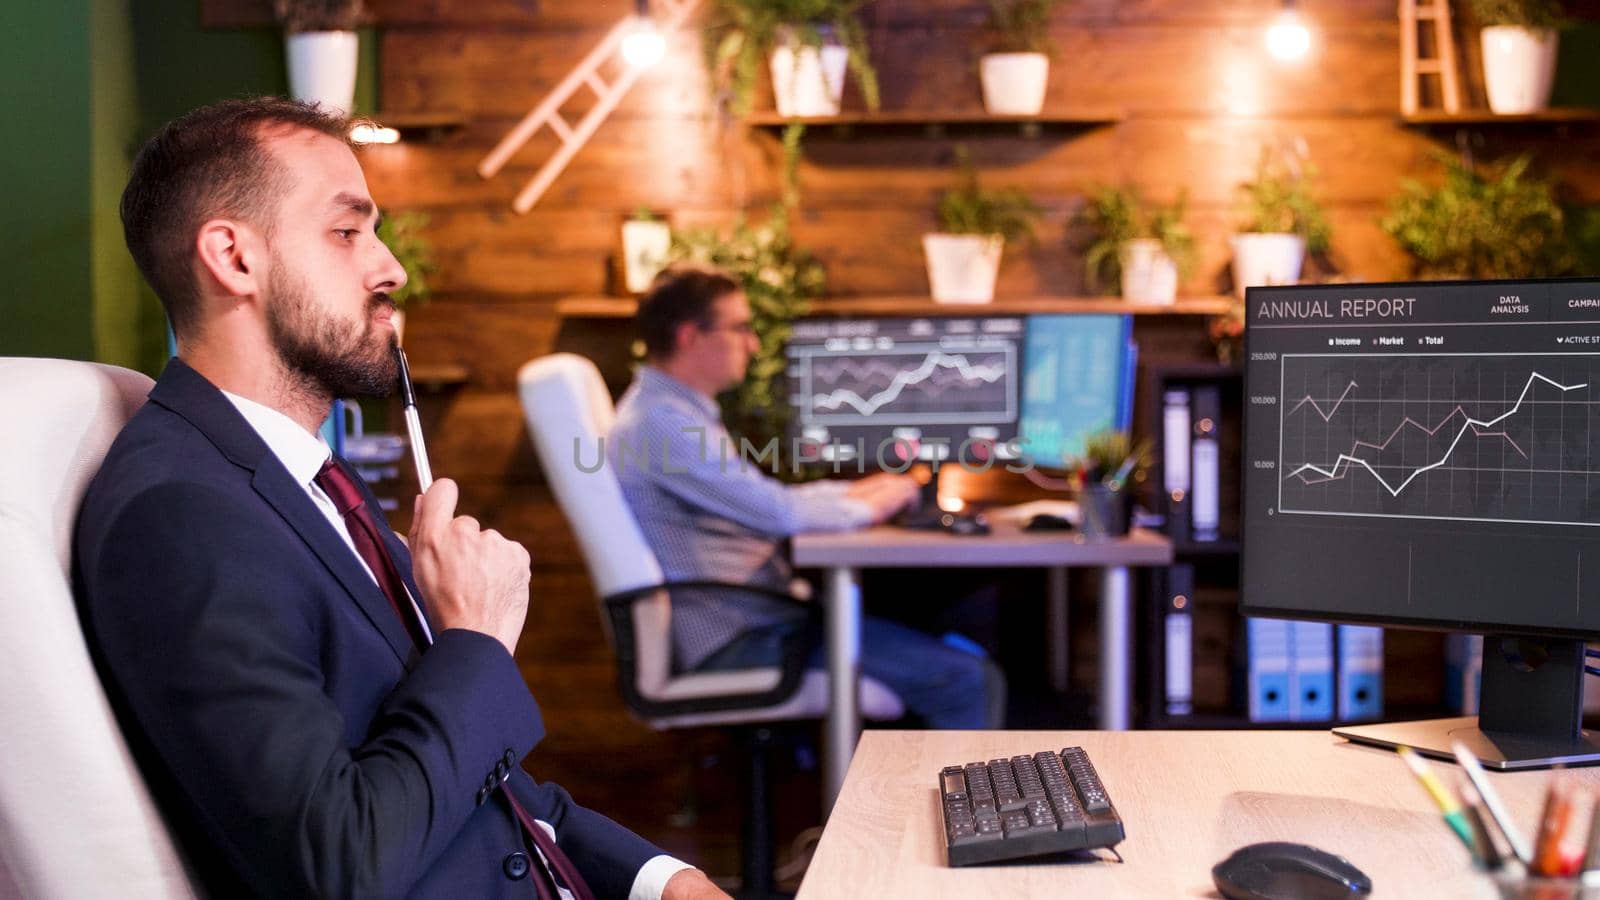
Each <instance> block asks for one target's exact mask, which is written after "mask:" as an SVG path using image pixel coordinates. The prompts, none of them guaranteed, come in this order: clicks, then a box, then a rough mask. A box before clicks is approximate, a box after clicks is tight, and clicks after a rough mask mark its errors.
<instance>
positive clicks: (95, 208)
mask: <svg viewBox="0 0 1600 900" xmlns="http://www.w3.org/2000/svg"><path fill="white" fill-rule="evenodd" d="M129 2H130V0H91V5H92V9H91V15H90V19H89V60H90V65H89V88H90V93H89V215H90V222H89V248H88V250H89V274H90V296H91V306H92V309H93V319H92V326H93V327H92V334H93V338H94V357H95V359H98V360H100V361H102V362H108V363H114V364H116V365H119V366H128V367H130V368H140V367H141V365H142V364H144V363H146V362H147V358H146V357H147V355H148V354H147V352H146V351H147V346H148V339H147V336H146V335H145V334H144V330H145V327H146V324H145V322H144V321H143V320H144V316H143V314H142V309H141V303H142V301H141V299H140V292H139V272H138V269H137V268H136V267H135V266H134V264H133V258H132V257H131V256H129V255H128V251H127V247H126V246H125V245H124V244H123V241H122V223H121V220H120V219H119V218H118V215H117V207H118V204H119V202H120V200H121V198H122V187H123V185H124V184H125V183H126V182H127V178H128V162H129V159H130V155H131V152H132V150H131V148H132V145H133V137H134V132H135V129H136V128H137V126H138V122H137V114H138V108H139V96H138V91H137V88H136V85H135V83H134V77H133V27H132V23H131V21H130V19H129V16H128V3H129Z"/></svg>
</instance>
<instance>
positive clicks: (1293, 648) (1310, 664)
mask: <svg viewBox="0 0 1600 900" xmlns="http://www.w3.org/2000/svg"><path fill="white" fill-rule="evenodd" d="M1288 625H1289V718H1290V719H1291V720H1293V721H1295V722H1326V721H1328V720H1330V719H1332V718H1333V708H1334V699H1333V626H1332V625H1330V624H1328V623H1326V622H1290V623H1288Z"/></svg>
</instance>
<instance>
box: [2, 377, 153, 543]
mask: <svg viewBox="0 0 1600 900" xmlns="http://www.w3.org/2000/svg"><path fill="white" fill-rule="evenodd" d="M152 384H154V382H152V381H151V380H150V378H149V377H148V376H145V375H142V374H140V373H138V372H134V371H132V370H130V369H123V368H119V367H117V366H108V365H103V364H101V363H91V362H79V361H76V360H66V359H35V358H30V357H0V428H3V429H4V430H5V434H6V438H5V440H4V441H0V504H4V506H5V507H6V509H7V511H8V512H10V513H12V514H13V515H15V516H18V517H19V518H22V519H24V520H26V521H31V522H34V523H37V525H38V527H39V528H40V529H41V533H42V534H43V535H44V536H45V537H46V539H47V540H48V541H49V542H50V546H51V548H52V550H53V551H54V552H55V555H56V559H57V561H58V562H59V563H60V564H61V568H62V571H63V572H67V571H69V568H70V553H71V544H72V528H73V522H74V520H75V519H76V518H77V512H78V505H79V503H81V502H82V500H83V492H84V490H86V489H87V488H88V485H89V480H90V479H92V478H93V477H94V474H95V472H97V471H99V469H100V463H101V461H102V460H104V459H105V455H106V450H107V449H108V448H109V447H110V446H111V441H112V440H113V439H114V438H115V437H116V436H117V432H119V431H121V430H122V426H123V425H124V424H126V423H127V421H128V419H129V418H130V417H131V416H132V415H133V414H134V412H135V411H137V410H138V409H139V407H140V406H142V405H144V401H145V397H146V396H147V395H148V394H149V393H150V388H151V386H152Z"/></svg>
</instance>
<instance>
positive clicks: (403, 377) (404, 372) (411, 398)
mask: <svg viewBox="0 0 1600 900" xmlns="http://www.w3.org/2000/svg"><path fill="white" fill-rule="evenodd" d="M394 357H395V359H396V360H397V361H398V362H399V364H400V402H401V405H402V406H403V407H404V408H405V415H406V434H407V436H409V437H410V439H411V459H412V461H413V462H415V463H416V466H417V488H418V490H419V491H420V492H421V493H424V494H426V493H427V492H428V488H429V487H431V486H432V485H433V468H432V467H431V466H429V465H428V445H427V444H425V443H423V441H422V420H421V419H420V418H418V416H417V392H416V389H415V388H413V387H412V386H411V366H410V365H409V364H407V363H406V352H405V351H404V350H401V349H400V345H399V344H395V345H394Z"/></svg>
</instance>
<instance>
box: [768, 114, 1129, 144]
mask: <svg viewBox="0 0 1600 900" xmlns="http://www.w3.org/2000/svg"><path fill="white" fill-rule="evenodd" d="M1125 118H1127V113H1126V111H1124V110H1121V109H1110V108H1104V109H1083V110H1077V111H1073V112H1065V113H1046V114H1044V115H1038V116H991V115H989V114H988V113H986V112H983V111H982V110H961V111H957V110H946V111H942V112H941V111H924V110H915V111H913V110H893V111H884V112H875V113H870V112H853V113H842V114H840V115H837V116H800V117H794V118H789V117H785V116H780V115H778V113H776V112H773V111H770V110H769V111H766V112H758V113H752V114H751V115H750V117H749V118H748V119H747V120H746V121H747V122H748V123H749V124H750V125H751V126H752V127H755V128H763V129H769V130H780V129H782V128H784V127H785V126H787V125H789V124H791V123H799V124H802V125H805V126H807V128H808V131H807V133H808V134H820V135H830V134H831V135H837V136H848V135H852V134H858V133H872V134H878V133H885V132H905V131H920V132H925V133H929V134H933V135H937V134H940V133H942V132H945V131H961V132H973V131H993V130H996V129H1002V128H1003V129H1018V130H1020V131H1021V132H1022V134H1023V135H1024V136H1030V137H1031V136H1033V135H1036V134H1039V133H1040V132H1043V131H1045V130H1047V129H1048V130H1053V131H1063V130H1069V129H1085V128H1096V127H1099V126H1101V125H1113V124H1116V123H1117V122H1121V121H1122V120H1123V119H1125Z"/></svg>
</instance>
